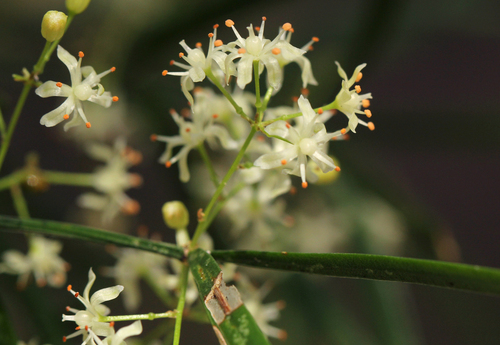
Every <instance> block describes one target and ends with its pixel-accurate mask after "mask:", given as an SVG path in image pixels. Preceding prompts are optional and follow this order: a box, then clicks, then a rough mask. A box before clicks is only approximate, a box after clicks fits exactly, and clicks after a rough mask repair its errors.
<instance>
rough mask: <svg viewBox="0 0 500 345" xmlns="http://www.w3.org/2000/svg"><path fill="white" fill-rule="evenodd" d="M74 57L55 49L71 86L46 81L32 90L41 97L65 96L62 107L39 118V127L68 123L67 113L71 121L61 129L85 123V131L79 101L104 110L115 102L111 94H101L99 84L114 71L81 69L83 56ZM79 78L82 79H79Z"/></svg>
mask: <svg viewBox="0 0 500 345" xmlns="http://www.w3.org/2000/svg"><path fill="white" fill-rule="evenodd" d="M78 55H79V57H80V58H79V60H78V61H77V60H76V59H75V57H74V56H73V55H71V54H70V53H68V52H67V51H66V50H65V49H64V48H63V47H61V46H58V47H57V57H58V58H59V60H61V61H62V62H63V63H64V64H65V65H66V67H68V70H69V73H70V75H71V86H69V85H66V84H63V83H61V82H55V81H51V80H49V81H46V82H45V83H43V84H42V85H41V86H39V87H38V88H37V89H36V90H35V93H36V94H37V95H38V96H40V97H43V98H45V97H53V96H58V97H66V100H65V101H64V103H63V104H61V105H60V106H59V107H57V108H56V109H54V110H52V111H51V112H48V113H47V114H45V115H44V116H42V118H41V119H40V124H42V125H44V126H46V127H53V126H55V125H57V124H58V123H60V122H62V121H64V120H68V119H69V117H70V114H72V113H73V114H74V115H73V119H72V120H71V121H69V122H68V123H67V124H66V125H64V130H68V129H69V128H71V127H74V126H77V125H80V124H82V123H85V125H86V126H87V128H90V122H88V120H87V118H86V117H85V113H84V112H83V105H82V101H90V102H93V103H97V104H99V105H102V106H103V107H106V108H108V107H109V106H110V105H111V102H113V101H115V102H116V101H118V97H116V96H115V97H111V93H110V92H108V91H106V92H105V91H104V87H103V86H102V85H101V84H100V83H99V82H100V81H101V78H102V77H104V76H105V75H107V74H108V73H110V72H114V71H115V68H114V67H113V68H110V69H109V70H107V71H104V72H102V73H100V74H96V72H95V70H94V69H93V68H92V67H91V66H85V67H81V63H82V57H83V53H82V52H80V53H78ZM82 78H85V79H83V80H82Z"/></svg>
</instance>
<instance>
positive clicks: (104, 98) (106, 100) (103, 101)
mask: <svg viewBox="0 0 500 345" xmlns="http://www.w3.org/2000/svg"><path fill="white" fill-rule="evenodd" d="M87 101H89V102H92V103H96V104H99V105H101V106H103V107H104V108H109V107H110V106H111V103H113V97H112V96H111V92H109V91H106V92H104V93H103V94H102V95H100V96H99V95H92V96H90V98H89V99H88V100H87Z"/></svg>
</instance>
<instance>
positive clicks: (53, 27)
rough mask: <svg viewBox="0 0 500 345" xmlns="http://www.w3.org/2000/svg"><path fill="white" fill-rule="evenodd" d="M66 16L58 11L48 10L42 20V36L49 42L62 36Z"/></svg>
mask: <svg viewBox="0 0 500 345" xmlns="http://www.w3.org/2000/svg"><path fill="white" fill-rule="evenodd" d="M67 19H68V16H67V15H66V14H65V13H63V12H59V11H48V12H47V13H45V15H44V16H43V20H42V36H43V38H45V39H46V40H47V41H49V42H54V41H57V40H58V39H60V38H61V37H63V35H64V29H65V28H66V21H67Z"/></svg>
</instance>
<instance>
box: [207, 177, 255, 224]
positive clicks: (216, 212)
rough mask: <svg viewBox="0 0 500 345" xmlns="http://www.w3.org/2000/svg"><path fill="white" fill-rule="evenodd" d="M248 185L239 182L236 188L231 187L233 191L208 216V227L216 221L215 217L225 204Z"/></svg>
mask: <svg viewBox="0 0 500 345" xmlns="http://www.w3.org/2000/svg"><path fill="white" fill-rule="evenodd" d="M245 186H246V185H245V184H244V183H240V184H238V185H237V186H236V187H235V188H233V189H231V191H230V192H229V193H228V194H227V196H226V197H225V198H224V199H223V200H221V201H220V202H218V203H217V205H215V207H214V209H213V211H212V212H210V215H209V216H208V217H207V219H206V220H205V222H206V225H205V226H206V227H207V228H208V227H209V226H210V224H212V222H213V221H214V219H215V217H216V216H217V215H218V214H219V212H220V211H221V210H222V208H223V207H224V205H225V204H226V203H227V202H228V201H229V200H230V199H231V198H232V197H233V196H234V195H235V194H236V193H238V192H239V191H240V190H241V189H242V188H244V187H245Z"/></svg>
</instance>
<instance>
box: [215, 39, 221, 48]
mask: <svg viewBox="0 0 500 345" xmlns="http://www.w3.org/2000/svg"><path fill="white" fill-rule="evenodd" d="M221 45H222V41H221V40H216V41H215V42H214V46H216V47H220V46H221Z"/></svg>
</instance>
